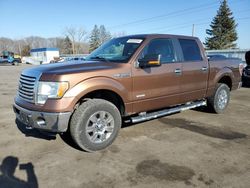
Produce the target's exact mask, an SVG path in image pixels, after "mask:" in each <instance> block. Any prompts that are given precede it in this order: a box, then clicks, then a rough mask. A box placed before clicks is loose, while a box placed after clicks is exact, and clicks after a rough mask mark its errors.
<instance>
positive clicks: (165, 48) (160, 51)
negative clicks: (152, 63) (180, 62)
mask: <svg viewBox="0 0 250 188" xmlns="http://www.w3.org/2000/svg"><path fill="white" fill-rule="evenodd" d="M155 55H160V56H161V63H171V62H175V61H177V60H176V55H175V51H174V47H173V43H172V40H171V39H153V40H152V41H151V42H150V43H149V44H148V45H147V46H146V47H145V48H144V49H143V51H142V52H141V54H140V57H139V59H147V58H150V57H153V56H155Z"/></svg>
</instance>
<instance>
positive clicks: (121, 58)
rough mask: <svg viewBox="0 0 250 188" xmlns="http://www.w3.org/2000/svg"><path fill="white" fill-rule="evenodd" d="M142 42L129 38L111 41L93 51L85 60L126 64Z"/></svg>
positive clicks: (140, 39)
mask: <svg viewBox="0 0 250 188" xmlns="http://www.w3.org/2000/svg"><path fill="white" fill-rule="evenodd" d="M143 40H144V39H143V38H131V37H122V38H115V39H112V40H110V41H108V42H106V43H104V44H103V45H102V46H100V47H99V48H97V49H96V50H95V51H93V52H92V53H91V54H90V55H89V56H87V57H86V60H97V61H100V60H101V61H107V62H118V63H119V62H122V63H127V62H128V60H129V59H130V57H131V56H132V55H133V54H134V52H135V51H136V50H137V48H138V47H139V46H140V45H141V43H142V42H143Z"/></svg>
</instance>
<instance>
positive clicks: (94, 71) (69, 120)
mask: <svg viewBox="0 0 250 188" xmlns="http://www.w3.org/2000/svg"><path fill="white" fill-rule="evenodd" d="M239 64H240V62H239V61H238V60H237V59H224V60H220V61H209V62H208V60H207V57H206V55H205V52H204V49H203V46H202V43H201V42H200V40H199V39H198V38H195V37H188V36H177V35H164V34H149V35H131V36H125V37H120V38H115V39H112V40H110V41H109V42H107V43H105V44H104V45H102V46H101V47H99V48H98V49H97V50H95V51H94V52H93V53H91V54H90V55H89V56H88V57H86V61H85V63H70V62H69V63H55V64H49V65H41V66H38V67H33V68H30V69H26V70H24V71H23V72H22V74H21V77H20V80H19V88H18V93H17V96H16V97H15V103H14V111H15V113H16V117H17V119H18V120H19V121H21V122H23V123H24V124H25V125H26V127H27V128H35V129H40V130H45V131H48V132H54V133H64V132H66V131H67V130H68V131H69V132H70V134H71V136H72V138H73V140H74V141H75V142H76V144H77V145H78V146H79V147H80V148H82V149H83V150H86V151H96V150H101V149H104V148H106V147H107V146H109V145H110V144H111V143H112V142H113V141H114V140H115V138H116V137H117V135H118V132H119V130H120V128H121V124H122V119H124V118H126V119H128V120H130V121H131V122H132V123H136V122H141V121H145V120H150V119H153V118H158V117H161V116H165V115H168V114H171V113H176V112H181V111H183V110H187V109H191V108H195V107H199V106H206V105H207V106H208V107H209V108H210V109H212V110H213V111H214V112H215V113H222V112H224V110H225V109H226V107H227V106H228V103H229V99H230V91H232V90H236V89H237V88H239V87H240V85H241V75H240V71H239Z"/></svg>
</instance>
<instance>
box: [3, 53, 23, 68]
mask: <svg viewBox="0 0 250 188" xmlns="http://www.w3.org/2000/svg"><path fill="white" fill-rule="evenodd" d="M19 63H21V57H20V56H19V55H15V54H14V53H13V52H10V51H3V52H2V55H1V56H0V64H10V65H19Z"/></svg>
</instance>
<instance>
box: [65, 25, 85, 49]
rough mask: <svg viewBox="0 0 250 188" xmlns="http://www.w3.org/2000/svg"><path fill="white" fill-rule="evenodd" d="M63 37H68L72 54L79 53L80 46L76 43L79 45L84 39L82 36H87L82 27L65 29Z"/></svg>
mask: <svg viewBox="0 0 250 188" xmlns="http://www.w3.org/2000/svg"><path fill="white" fill-rule="evenodd" d="M64 34H65V36H68V37H69V38H70V40H71V42H72V52H73V54H75V53H79V49H80V46H79V45H78V43H81V42H82V41H83V39H84V36H85V35H86V34H87V32H86V30H85V29H84V28H83V27H79V28H77V27H73V26H71V27H66V28H65V31H64Z"/></svg>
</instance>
